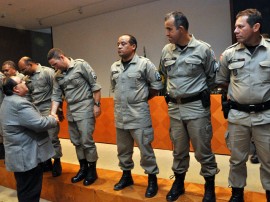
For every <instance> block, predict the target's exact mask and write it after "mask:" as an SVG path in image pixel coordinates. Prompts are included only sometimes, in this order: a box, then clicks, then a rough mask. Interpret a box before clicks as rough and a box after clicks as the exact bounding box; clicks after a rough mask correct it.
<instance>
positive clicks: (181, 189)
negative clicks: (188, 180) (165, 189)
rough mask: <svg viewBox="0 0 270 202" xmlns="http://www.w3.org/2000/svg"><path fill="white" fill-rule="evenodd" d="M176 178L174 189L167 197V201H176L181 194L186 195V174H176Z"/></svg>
mask: <svg viewBox="0 0 270 202" xmlns="http://www.w3.org/2000/svg"><path fill="white" fill-rule="evenodd" d="M174 176H175V180H174V182H173V185H172V188H171V190H170V191H169V193H168V194H167V196H166V199H167V201H176V200H177V199H178V198H179V196H180V195H181V194H183V193H185V186H184V181H185V176H186V173H181V174H177V173H174Z"/></svg>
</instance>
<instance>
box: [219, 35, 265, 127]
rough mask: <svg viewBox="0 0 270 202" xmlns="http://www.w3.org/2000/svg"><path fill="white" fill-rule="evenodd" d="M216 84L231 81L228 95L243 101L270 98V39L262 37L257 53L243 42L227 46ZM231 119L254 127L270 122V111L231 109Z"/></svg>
mask: <svg viewBox="0 0 270 202" xmlns="http://www.w3.org/2000/svg"><path fill="white" fill-rule="evenodd" d="M216 83H218V84H221V83H229V87H228V96H229V98H230V99H231V100H232V101H235V102H238V103H240V104H259V103H263V102H266V101H269V100H270V40H269V39H264V38H263V37H262V39H261V42H260V44H259V45H258V46H257V47H256V49H255V51H254V52H253V54H251V53H250V52H249V51H248V49H247V48H246V47H245V46H244V45H243V44H241V43H236V44H234V45H232V46H230V47H229V48H227V49H226V50H225V51H224V52H223V53H222V56H221V59H220V68H219V71H218V72H217V78H216ZM228 120H229V121H230V122H232V123H236V124H241V125H246V126H251V125H261V124H267V123H270V110H265V111H262V112H258V113H256V114H252V113H246V112H242V111H238V110H234V109H231V110H230V113H229V117H228Z"/></svg>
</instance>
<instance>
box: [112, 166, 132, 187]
mask: <svg viewBox="0 0 270 202" xmlns="http://www.w3.org/2000/svg"><path fill="white" fill-rule="evenodd" d="M133 184H134V182H133V179H132V176H131V171H130V170H124V171H123V175H122V177H121V179H120V181H119V182H118V183H117V184H115V185H114V190H116V191H119V190H122V189H124V188H125V187H128V186H130V185H133Z"/></svg>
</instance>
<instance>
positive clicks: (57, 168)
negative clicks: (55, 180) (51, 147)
mask: <svg viewBox="0 0 270 202" xmlns="http://www.w3.org/2000/svg"><path fill="white" fill-rule="evenodd" d="M61 174H62V166H61V161H60V158H57V159H54V162H53V167H52V176H53V177H58V176H60V175H61Z"/></svg>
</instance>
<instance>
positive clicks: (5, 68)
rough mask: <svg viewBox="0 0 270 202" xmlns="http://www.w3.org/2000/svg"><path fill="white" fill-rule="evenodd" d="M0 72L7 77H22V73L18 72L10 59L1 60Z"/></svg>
mask: <svg viewBox="0 0 270 202" xmlns="http://www.w3.org/2000/svg"><path fill="white" fill-rule="evenodd" d="M2 72H3V74H4V75H5V77H7V78H8V77H11V76H18V77H20V78H21V79H22V78H23V77H24V75H23V74H21V73H19V72H18V70H17V67H16V64H15V63H14V62H13V61H11V60H7V61H5V62H3V64H2Z"/></svg>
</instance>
